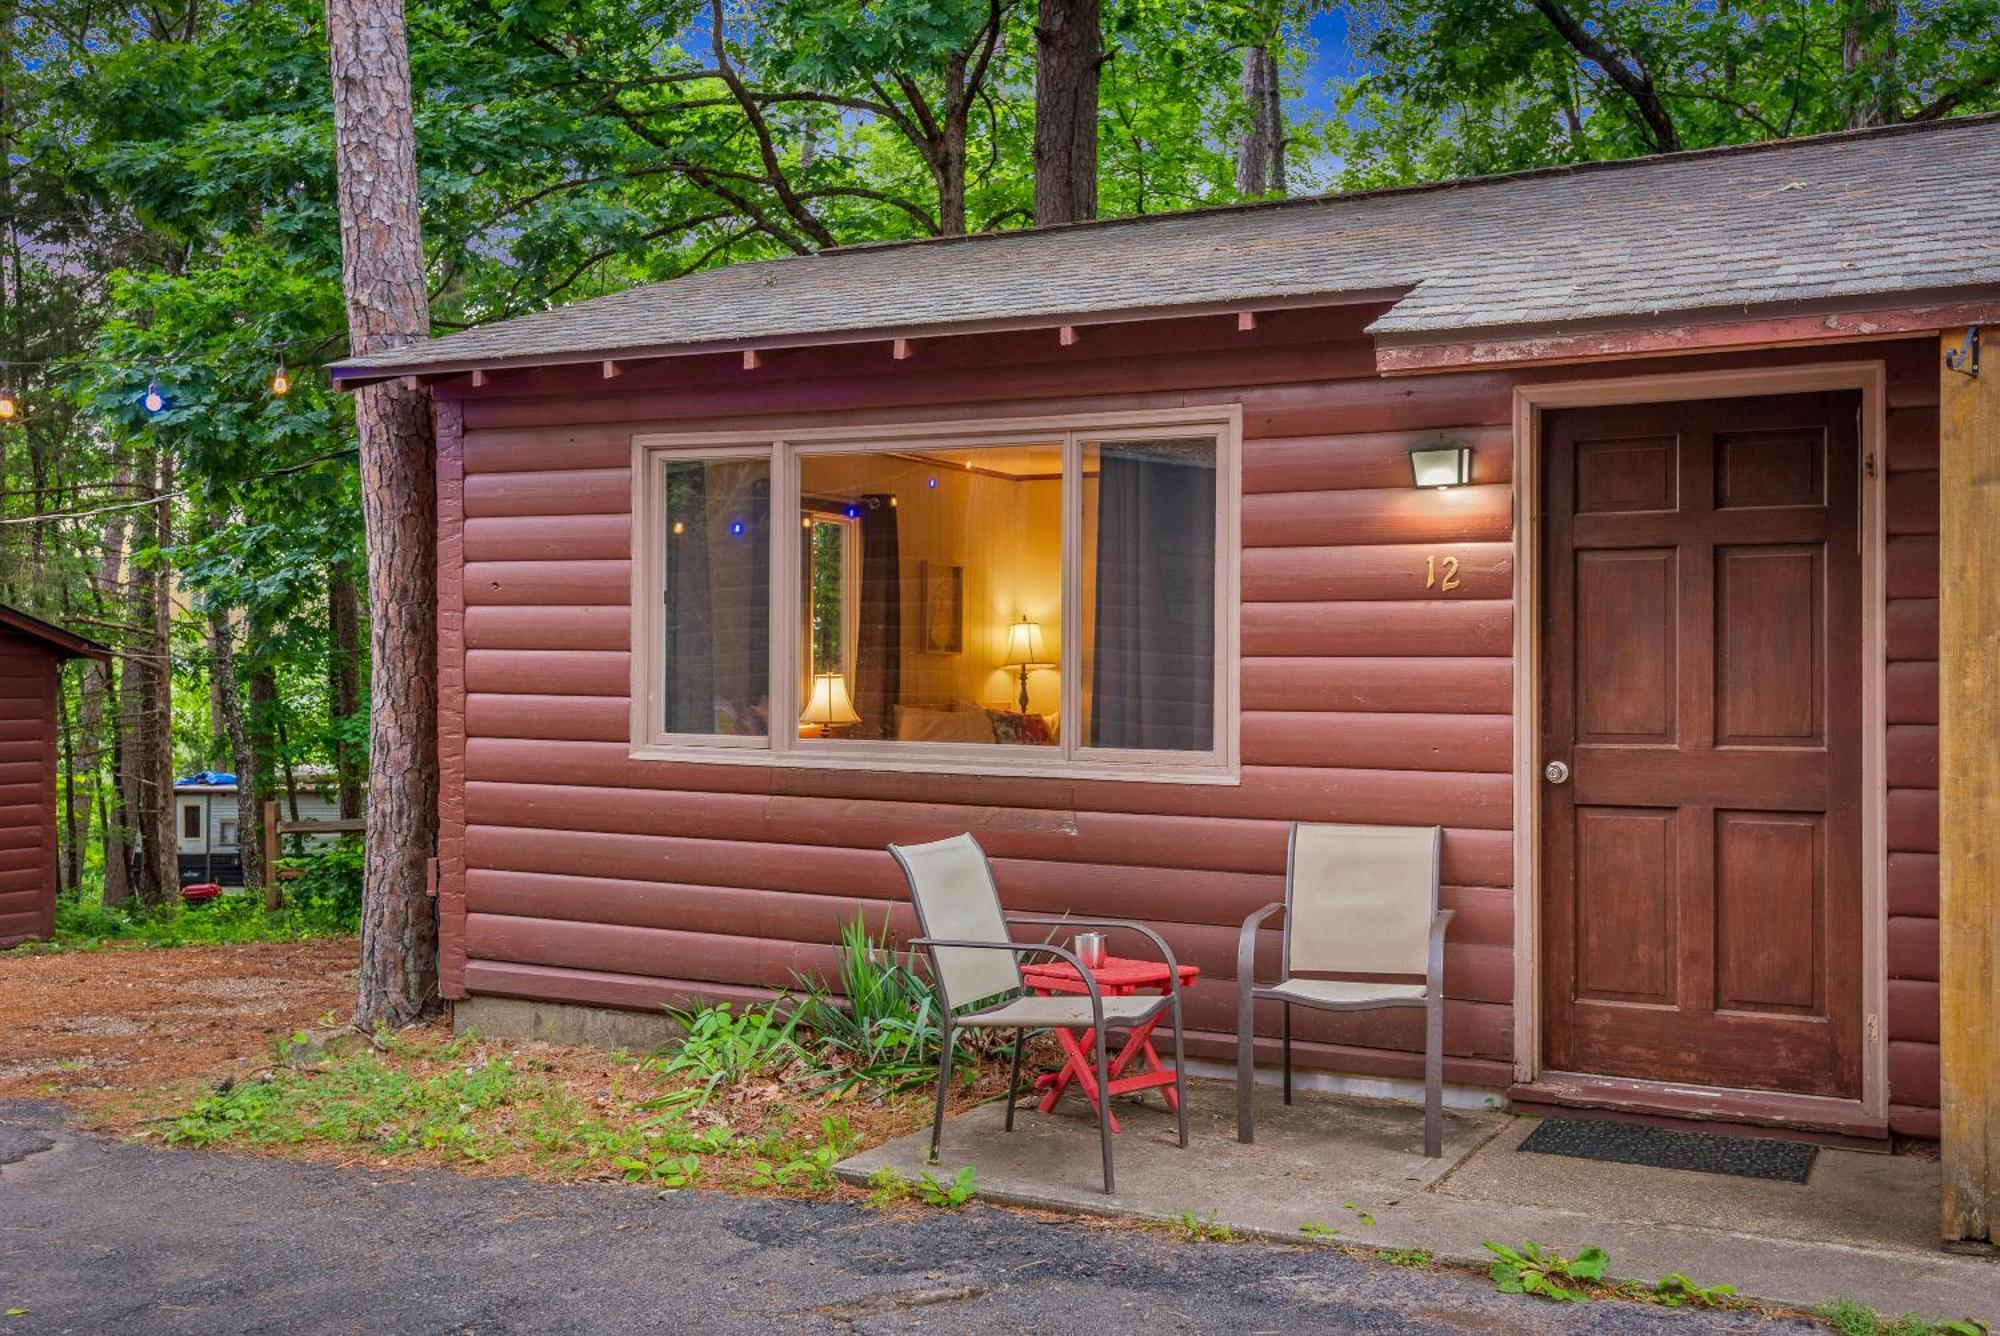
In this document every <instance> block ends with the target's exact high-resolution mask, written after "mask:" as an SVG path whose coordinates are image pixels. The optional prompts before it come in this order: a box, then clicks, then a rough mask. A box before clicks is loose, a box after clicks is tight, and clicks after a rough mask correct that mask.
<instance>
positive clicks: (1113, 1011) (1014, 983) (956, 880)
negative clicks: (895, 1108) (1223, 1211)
mask: <svg viewBox="0 0 2000 1336" xmlns="http://www.w3.org/2000/svg"><path fill="white" fill-rule="evenodd" d="M889 852H890V853H892V854H894V855H895V857H896V862H897V863H899V864H900V865H901V866H902V869H903V876H904V877H905V878H907V879H908V881H909V883H910V901H911V903H912V904H914V905H915V906H916V910H917V927H918V929H919V931H920V932H921V933H922V936H919V937H917V938H915V939H913V940H912V941H911V942H910V945H911V946H913V947H922V948H923V949H924V951H925V953H926V954H927V955H928V956H929V957H930V962H931V978H932V979H933V980H935V981H936V983H937V988H938V993H939V996H940V1000H941V1001H942V1004H943V1015H942V1016H941V1017H940V1018H939V1023H940V1028H941V1029H942V1030H943V1034H942V1035H941V1036H940V1037H939V1052H938V1085H937V1110H936V1113H935V1115H934V1116H933V1117H932V1119H931V1150H930V1158H931V1160H932V1161H933V1162H935V1161H936V1160H937V1153H938V1140H939V1138H940V1137H941V1136H942V1135H943V1133H944V1102H945V1092H946V1090H947V1089H948V1088H949V1085H950V1082H951V1045H952V1032H953V1031H954V1030H964V1029H987V1030H992V1029H1000V1030H1012V1031H1013V1032H1014V1066H1013V1071H1012V1073H1011V1074H1010V1075H1009V1076H1008V1078H1007V1130H1008V1131H1009V1132H1011V1131H1013V1130H1014V1088H1015V1087H1016V1086H1018V1085H1019V1084H1020V1083H1021V1046H1022V1044H1023V1042H1024V1041H1025V1040H1026V1037H1027V1032H1028V1031H1029V1030H1045V1029H1048V1028H1050V1027H1051V1026H1063V1027H1065V1028H1070V1029H1082V1028H1083V1027H1085V1026H1088V1027H1090V1030H1091V1032H1092V1035H1093V1037H1094V1043H1095V1047H1096V1058H1097V1063H1096V1067H1097V1090H1098V1101H1097V1107H1098V1118H1097V1127H1098V1137H1099V1140H1100V1141H1101V1142H1102V1145H1103V1152H1104V1190H1105V1191H1106V1192H1110V1191H1111V1190H1112V1187H1111V1184H1112V1179H1111V1065H1110V1063H1109V1062H1108V1061H1107V1060H1106V1057H1105V1041H1104V1031H1105V1028H1106V1027H1107V1026H1110V1027H1113V1028H1116V1029H1120V1030H1127V1029H1130V1028H1131V1027H1133V1026H1135V1025H1142V1024H1144V1023H1145V1022H1146V1021H1148V1020H1151V1019H1152V1018H1153V1017H1154V1016H1156V1015H1158V1014H1159V1013H1160V1012H1161V1011H1162V1010H1163V1009H1167V1008H1171V1009H1172V1012H1173V1022H1174V1095H1175V1100H1174V1102H1175V1103H1176V1104H1177V1105H1179V1106H1180V1137H1181V1145H1182V1146H1183V1147H1185V1146H1186V1145H1187V1144H1188V1116H1187V1099H1186V1096H1185V1093H1184V1092H1183V1091H1182V1089H1181V1083H1182V1077H1181V1072H1182V1069H1183V1068H1184V1067H1185V1066H1186V1063H1185V1062H1184V1061H1183V1055H1182V1052H1181V985H1180V965H1179V962H1177V961H1176V960H1175V959H1174V953H1173V951H1172V950H1171V949H1170V948H1169V947H1168V946H1167V944H1166V941H1165V940H1164V939H1162V938H1161V936H1160V935H1159V934H1158V933H1156V932H1154V931H1153V930H1152V929H1151V928H1148V927H1146V926H1145V925H1143V924H1139V923H1128V922H1126V921H1125V920H1123V919H1086V918H1076V917H1074V916H1072V915H1068V914H1004V913H1002V912H1001V909H1000V893H999V892H998V891H997V890H995V889H994V886H993V872H992V869H991V868H989V867H988V866H987V863H986V854H985V852H984V851H983V850H981V849H980V847H979V843H978V841H976V840H974V839H973V838H972V836H970V835H954V836H953V837H952V838H950V839H948V840H937V841H935V842H933V843H931V844H915V845H896V844H892V845H890V846H889ZM1010 923H1040V924H1061V925H1063V926H1065V927H1087V928H1104V929H1112V930H1123V931H1126V932H1133V933H1137V934H1139V935H1140V936H1142V937H1145V938H1146V939H1147V940H1149V941H1150V942H1152V944H1153V946H1154V947H1155V948H1156V949H1157V950H1158V951H1159V953H1160V956H1161V958H1162V959H1163V960H1165V961H1166V964H1167V977H1168V979H1169V980H1170V981H1171V984H1170V987H1169V991H1168V992H1166V993H1165V994H1163V995H1161V996H1158V997H1145V996H1138V997H1104V996H1103V995H1101V994H1100V993H1099V992H1098V988H1097V981H1096V980H1095V979H1093V978H1092V977H1091V975H1090V971H1089V970H1087V969H1085V968H1083V965H1082V964H1081V962H1079V961H1078V960H1077V958H1076V957H1075V956H1073V955H1071V954H1070V953H1069V952H1068V951H1066V950H1064V949H1063V948H1062V947H1059V946H1055V945H1053V944H1051V943H1048V942H1016V941H1014V940H1012V939H1011V938H1010V937H1009V936H1008V934H1007V925H1008V924H1010ZM1024 955H1040V956H1053V957H1055V958H1056V959H1058V960H1061V961H1064V962H1065V963H1067V964H1068V965H1069V966H1070V968H1072V969H1074V970H1075V971H1076V972H1077V973H1078V975H1080V976H1081V977H1082V979H1083V983H1084V987H1085V989H1086V990H1087V991H1086V993H1085V995H1084V996H1081V997H1075V996H1059V997H1036V996H1033V995H1032V994H1030V993H1029V992H1028V991H1027V989H1026V987H1025V986H1024V985H1023V983H1022V982H1021V963H1020V962H1021V957H1022V956H1024ZM968 1008H969V1009H968Z"/></svg>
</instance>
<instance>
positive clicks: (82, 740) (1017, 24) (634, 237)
mask: <svg viewBox="0 0 2000 1336" xmlns="http://www.w3.org/2000/svg"><path fill="white" fill-rule="evenodd" d="M407 13H408V23H409V40H410V56H411V68H412V83H413V106H414V111H415V125H416V132H417V162H418V168H419V182H420V198H421V209H422V225H423V233H424V242H425V257H426V276H427V287H428V291H429V297H430V310H431V318H432V323H433V326H434V328H435V330H436V331H437V332H445V331H448V330H452V329H458V328H463V327H465V326H468V325H472V324H478V323H481V322H485V321H490V320H495V319H500V318H504V317H506V316H510V315H516V314H519V313H522V312H525V311H530V310H536V309H541V308H544V307H547V306H550V305H554V304H559V303H562V302H568V301H574V300H578V299H580V298H584V297H589V296H594V295H597V294H600V293H604V292H609V291H614V290H617V289H620V288H624V287H629V286H631V285H634V284H638V283H648V282H655V281H659V280H662V279H669V278H673V277H675V276H677V275H680V274H683V273H687V272H689V271H691V270H695V269H699V268H704V267H708V266H713V265H719V264H727V263H732V262H735V261H739V260H745V259H752V258H760V257H767V256H772V255H781V254H791V253H806V252H811V251H814V250H819V249H823V248H827V247H834V246H842V245H852V244H855V243H858V242H865V241H875V240H884V239H895V238H908V237H920V236H930V235H946V234H955V233H962V232H967V231H984V230H992V229H999V228H1015V227H1024V226H1029V225H1032V224H1034V223H1036V222H1038V221H1039V222H1062V221H1071V220H1077V219H1083V218H1089V217H1095V216H1124V215H1135V214H1148V213H1159V212H1165V211H1170V210H1178V209H1187V208H1197V207H1202V206H1206V205H1215V204H1224V203H1232V202H1237V201H1240V200H1245V199H1258V198H1268V197H1276V196H1283V195H1294V194H1301V193H1309V192H1316V191H1327V190H1350V189H1363V188H1375V187H1382V186H1393V185H1399V184H1406V183H1411V182H1419V181H1427V180H1437V179H1444V178H1448V177H1456V176H1464V175H1472V174H1479V173H1487V172H1497V171H1508V170H1515V169H1521V168H1529V167H1537V166H1543V165H1549V164H1560V163H1569V162H1581V161H1587V160H1593V159H1604V158H1622V157H1631V156H1637V155H1644V154H1651V153H1662V152H1672V151H1677V150H1684V149H1696V148H1703V147H1708V146H1711V145H1716V144H1727V143H1738V142H1746V141H1752V140H1761V139H1770V138H1781V137H1788V136H1796V135H1806V134H1816V133H1822V132H1827V131H1835V130H1841V129H1847V128H1857V127H1865V126H1871V125H1879V124H1887V123H1894V122H1899V121H1910V120H1929V119H1936V118H1939V117H1944V116H1951V115H1961V114H1967V113H1972V112H1977V111H1983V110H1991V109H1994V108H1996V107H2000V0H1927V2H1925V3H1917V4H1895V3H1889V2H1888V0H1702V2H1695V0H1687V2H1683V3H1665V4H1660V3H1633V2H1631V0H1365V2H1364V3H1357V4H1348V5H1334V4H1328V3H1319V2H1317V0H650V2H646V0H410V2H409V4H408V10H407ZM327 69H328V51H327V43H326V16H325V14H324V12H323V10H322V9H321V8H320V6H319V5H318V4H316V3H313V2H312V0H233V2H223V0H184V2H183V3H178V4H162V3H137V4H125V5H112V4H105V3H93V2H92V0H0V603H8V604H12V605H14V606H17V607H21V608H24V609H26V610H28V611H30V612H34V613H36V614H39V615H41V616H44V617H47V618H49V619H50V620H53V621H56V622H59V623H62V624H64V625H66V626H68V627H70V628H71V629H74V630H76V631H78V632H80V633H82V634H85V635H88V636H91V637H93V638H95V639H98V640H100V641H103V642H104V643H106V644H108V645H109V646H111V647H112V648H113V650H114V651H115V653H114V657H113V659H112V662H111V663H110V664H109V665H105V666H98V665H95V664H92V665H87V666H80V667H78V668H73V669H71V670H70V671H69V672H68V673H66V674H65V685H64V692H63V698H62V719H61V732H60V737H61V757H62V767H61V784H62V793H61V797H62V811H61V819H60V821H59V827H60V837H61V841H62V858H61V860H60V868H61V878H62V888H63V891H64V893H65V903H66V904H67V905H69V906H70V907H71V909H72V912H74V910H75V909H76V907H78V906H87V907H89V908H90V909H92V910H93V911H94V910H95V907H96V906H98V905H99V904H100V903H101V904H102V905H105V906H111V907H120V906H127V905H130V906H132V907H134V908H135V909H136V910H138V911H139V912H140V913H141V915H142V916H143V914H144V913H145V912H146V911H148V910H149V909H156V908H159V907H163V906H167V905H169V904H171V903H172V902H173V901H174V900H175V898H176V897H175V890H176V876H175V864H174V849H175V840H174V829H173V810H172V792H171V781H172V778H173V776H175V775H177V774H185V773H188V772H191V771H195V770H201V769H218V770H232V771H235V772H237V773H238V774H240V775H244V776H247V777H249V779H250V782H249V783H247V784H245V785H244V786H243V789H242V798H241V811H240V813H239V828H240V830H241V831H242V832H244V835H243V839H242V843H243V845H244V848H245V872H246V874H247V879H248V880H249V882H250V884H252V885H253V886H254V885H258V884H261V882H262V881H263V879H264V877H265V875H266V870H265V869H264V868H263V867H262V865H261V859H260V857H259V856H258V854H257V850H258V849H259V848H260V847H261V833H260V829H261V812H262V803H263V801H264V800H265V799H267V798H271V797H274V796H278V795H281V794H283V793H285V792H287V791H289V790H291V789H293V788H295V787H305V786H307V785H308V784H311V783H318V782H323V783H324V784H326V785H327V786H328V787H330V788H331V789H333V790H335V791H337V793H338V795H339V800H340V804H341V807H342V809H343V812H344V813H346V814H348V815H358V814H359V812H360V808H361V804H362V801H363V795H364V793H365V788H366V782H365V781H366V776H365V768H366V757H367V751H368V747H367V739H368V731H369V730H368V708H369V705H368V698H367V696H368V693H367V689H366V684H367V682H368V681H369V667H370V665H369V664H368V662H367V654H368V649H367V646H368V642H369V636H368V609H367V607H366V600H365V593H364V591H365V589H366V579H365V570H364V566H363V563H364V547H363V536H362V521H361V510H360V500H359V484H358V480H357V473H356V451H355V442H354V431H355V429H354V423H353V413H352V405H351V403H350V401H348V400H347V399H345V398H343V397H342V396H340V395H337V394H335V393H333V392H332V390H331V389H330V387H329V385H328V383H327V380H326V377H325V375H324V374H323V372H322V371H321V370H320V367H321V366H322V365H323V364H324V363H325V362H327V361H329V360H331V359H333V358H335V357H337V356H339V355H340V354H341V353H343V352H344V351H345V348H346V338H347V323H346V315H345V312H344V308H343V302H342V289H341V250H340V229H339V220H338V215H337V210H336V203H335V143H334V126H333V115H332V108H331V101H330V93H329V81H328V77H327ZM288 780H289V781H291V782H289V783H288Z"/></svg>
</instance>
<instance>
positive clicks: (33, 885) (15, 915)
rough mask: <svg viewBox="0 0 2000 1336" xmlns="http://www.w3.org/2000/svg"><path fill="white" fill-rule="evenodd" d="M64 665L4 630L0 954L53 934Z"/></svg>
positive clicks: (0, 638) (0, 666)
mask: <svg viewBox="0 0 2000 1336" xmlns="http://www.w3.org/2000/svg"><path fill="white" fill-rule="evenodd" d="M59 662H60V660H58V659H57V658H56V656H55V655H53V654H51V653H50V652H49V651H48V650H47V649H45V648H44V647H43V646H42V645H41V644H39V643H38V642H36V641H33V640H29V639H27V638H26V637H22V636H16V635H12V634H10V633H8V632H6V631H4V630H0V950H4V949H6V948H7V947H10V946H18V945H19V944H20V943H22V942H26V941H33V940H35V939H37V938H44V937H48V936H49V935H51V934H52V933H53V932H54V931H55V911H56V818H55V814H56V809H55V796H56V702H57V696H56V668H57V665H58V664H59Z"/></svg>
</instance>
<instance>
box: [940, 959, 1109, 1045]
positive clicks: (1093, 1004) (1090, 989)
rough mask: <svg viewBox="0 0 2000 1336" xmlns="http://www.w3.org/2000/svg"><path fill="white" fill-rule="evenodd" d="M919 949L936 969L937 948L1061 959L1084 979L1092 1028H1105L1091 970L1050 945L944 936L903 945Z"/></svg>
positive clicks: (1099, 999)
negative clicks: (967, 940) (964, 939)
mask: <svg viewBox="0 0 2000 1336" xmlns="http://www.w3.org/2000/svg"><path fill="white" fill-rule="evenodd" d="M906 945H909V946H921V947H923V948H924V949H925V950H926V951H929V952H931V953H932V954H931V962H932V968H933V969H935V968H936V963H937V954H936V952H937V950H938V948H940V947H943V948H945V949H946V950H952V951H1011V952H1013V953H1014V955H1015V957H1016V958H1019V957H1021V956H1024V955H1048V956H1055V957H1058V958H1059V959H1061V960H1062V961H1063V962H1064V963H1065V964H1067V965H1068V966H1069V967H1070V968H1071V969H1073V970H1075V971H1076V972H1077V974H1078V976H1080V977H1081V978H1082V979H1083V989H1084V991H1085V992H1086V993H1089V994H1090V1016H1091V1019H1092V1021H1094V1022H1095V1028H1097V1029H1102V1028H1104V997H1103V994H1101V993H1100V992H1099V991H1098V988H1097V980H1095V979H1093V978H1091V977H1090V971H1089V970H1087V969H1085V968H1084V967H1083V962H1082V961H1080V960H1078V959H1077V958H1076V956H1075V955H1074V954H1073V953H1071V952H1069V951H1066V950H1064V949H1063V948H1062V947H1060V946H1056V945H1055V944H1053V943H1051V942H961V941H953V940H949V939H946V938H943V937H913V938H911V939H910V941H909V942H908V943H907V944H906Z"/></svg>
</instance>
